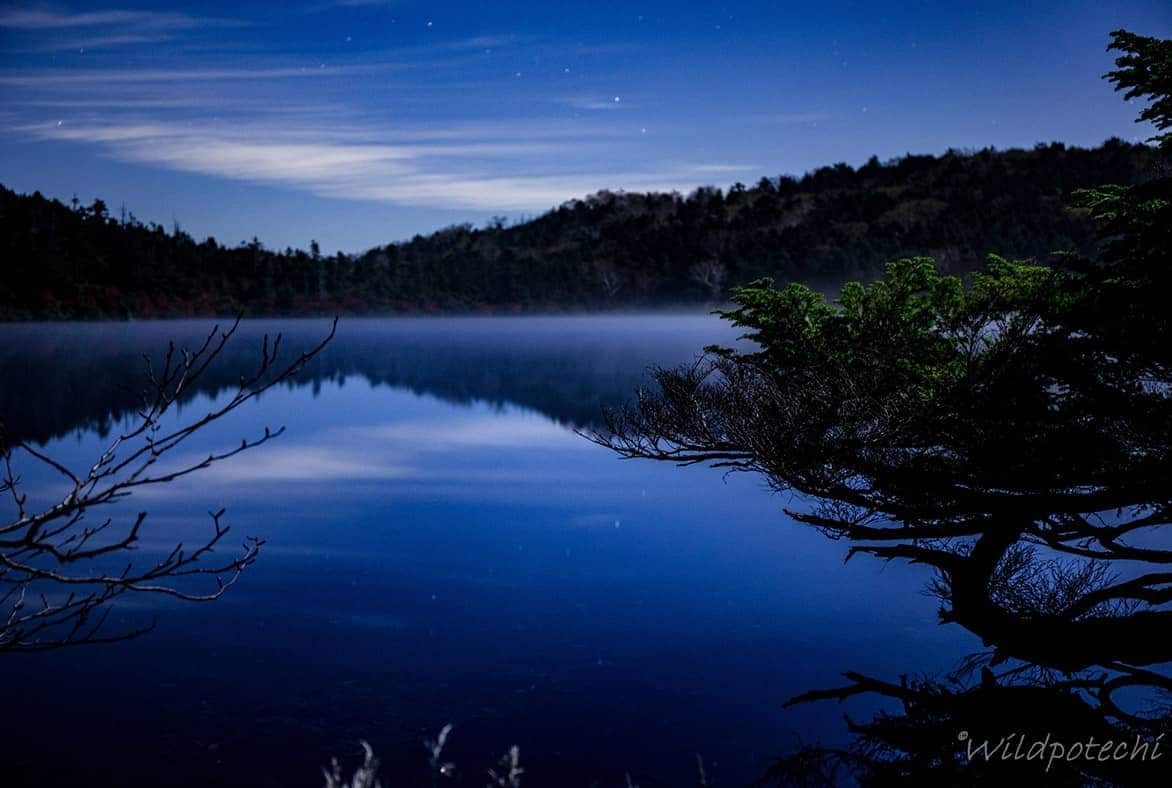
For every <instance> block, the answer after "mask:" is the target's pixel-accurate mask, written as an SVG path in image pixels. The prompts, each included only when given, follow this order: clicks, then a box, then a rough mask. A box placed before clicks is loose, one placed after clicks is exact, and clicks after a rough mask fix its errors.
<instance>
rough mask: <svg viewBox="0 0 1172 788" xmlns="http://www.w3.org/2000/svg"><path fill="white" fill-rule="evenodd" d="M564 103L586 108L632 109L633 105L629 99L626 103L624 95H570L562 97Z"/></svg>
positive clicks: (577, 107) (575, 107) (576, 107)
mask: <svg viewBox="0 0 1172 788" xmlns="http://www.w3.org/2000/svg"><path fill="white" fill-rule="evenodd" d="M562 103H564V104H567V105H568V106H571V107H573V108H574V109H586V110H615V109H630V108H631V107H632V106H633V105H632V104H631V103H630V102H629V101H628V102H627V103H625V104H624V103H623V97H622V96H570V97H569V98H565V99H562Z"/></svg>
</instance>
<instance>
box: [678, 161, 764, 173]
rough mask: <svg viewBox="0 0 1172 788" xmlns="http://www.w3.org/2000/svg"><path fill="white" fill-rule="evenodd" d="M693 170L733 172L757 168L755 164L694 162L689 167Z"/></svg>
mask: <svg viewBox="0 0 1172 788" xmlns="http://www.w3.org/2000/svg"><path fill="white" fill-rule="evenodd" d="M691 169H692V171H693V172H700V173H712V174H723V173H734V172H749V171H750V170H755V169H757V165H756V164H719V163H716V164H694V165H692V167H691Z"/></svg>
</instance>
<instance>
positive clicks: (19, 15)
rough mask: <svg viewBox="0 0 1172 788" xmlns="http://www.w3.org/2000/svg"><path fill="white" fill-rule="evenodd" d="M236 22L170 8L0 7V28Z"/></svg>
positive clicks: (185, 25)
mask: <svg viewBox="0 0 1172 788" xmlns="http://www.w3.org/2000/svg"><path fill="white" fill-rule="evenodd" d="M234 24H238V23H235V22H231V21H229V20H224V19H211V18H205V17H195V16H190V15H188V14H182V13H177V12H171V11H123V10H109V11H89V12H77V13H74V12H68V11H58V10H50V9H43V8H20V7H8V8H3V9H0V27H3V28H9V29H12V30H67V29H75V28H93V27H115V26H117V27H123V28H125V27H137V28H151V29H155V30H188V29H192V28H198V27H209V26H222V25H234Z"/></svg>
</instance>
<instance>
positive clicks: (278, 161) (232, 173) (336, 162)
mask: <svg viewBox="0 0 1172 788" xmlns="http://www.w3.org/2000/svg"><path fill="white" fill-rule="evenodd" d="M15 130H16V131H18V132H20V133H23V134H26V135H29V136H32V137H34V138H36V139H41V140H55V141H61V142H77V143H86V144H90V145H95V146H99V147H100V148H101V149H102V150H103V151H104V152H105V153H106V154H107V155H109V156H112V157H113V158H116V159H119V160H123V161H129V162H137V163H145V164H154V165H159V166H164V167H168V168H171V169H176V170H181V171H184V172H192V173H199V174H203V175H214V176H218V177H222V178H230V179H235V180H245V181H254V182H262V183H275V184H281V185H286V186H293V187H297V188H302V189H306V190H308V191H311V192H313V193H314V194H317V195H320V196H324V197H333V198H343V199H356V200H370V201H378V202H386V203H392V204H399V205H423V206H429V207H443V208H469V209H476V210H522V211H523V210H539V209H545V208H549V207H551V206H554V205H557V204H560V203H562V202H564V201H565V200H567V199H570V198H573V197H581V196H585V195H586V194H589V193H592V192H595V191H598V190H600V189H628V190H650V191H672V190H684V189H687V188H691V187H692V186H695V185H697V182H698V180H699V178H698V173H702V172H704V171H705V167H707V168H708V171H716V170H712V167H720V166H721V165H700V166H698V167H697V166H687V165H684V166H678V167H673V168H671V169H668V170H664V171H649V172H640V171H629V170H625V171H590V172H575V171H562V172H556V173H542V172H541V169H542V168H543V164H542V163H541V162H540V161H537V160H535V158H534V157H535V156H536V155H537V154H539V153H541V152H542V147H541V146H535V145H534V144H533V143H532V141H531V140H527V139H523V138H522V139H515V140H513V141H511V142H497V143H479V144H473V145H467V144H455V145H443V144H437V143H435V142H429V143H424V144H420V143H412V142H399V141H393V140H392V139H391V138H390V136H389V135H387V134H382V135H381V136H380V135H378V134H375V133H374V132H369V131H368V132H367V134H368V135H369V136H368V137H367V138H366V139H365V140H363V138H362V135H361V134H359V133H358V132H356V131H355V130H354V129H339V130H333V129H330V128H328V127H326V128H289V127H287V126H286V125H279V126H276V125H266V124H262V123H255V124H252V125H248V124H237V123H224V124H203V125H198V124H197V125H192V124H190V123H137V124H98V123H93V124H74V123H63V122H62V123H57V122H51V123H43V124H35V125H23V126H19V127H17V128H16V129H15ZM591 144H594V143H593V142H592V141H590V140H588V139H586V140H578V141H576V142H570V141H567V142H565V143H562V144H560V145H553V144H551V145H549V146H547V148H546V151H545V152H546V153H547V154H548V155H549V156H550V158H559V156H558V154H559V153H564V152H566V151H574V148H575V146H585V145H591ZM544 166H546V167H552V166H553V165H552V164H550V163H547V164H546V165H544ZM520 168H526V169H529V170H530V173H529V174H516V175H500V174H499V173H501V172H502V171H508V170H514V171H515V170H517V169H520Z"/></svg>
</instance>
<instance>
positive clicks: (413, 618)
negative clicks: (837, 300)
mask: <svg viewBox="0 0 1172 788" xmlns="http://www.w3.org/2000/svg"><path fill="white" fill-rule="evenodd" d="M210 323H211V321H190V322H187V321H182V322H157V323H149V322H148V323H143V322H139V323H119V324H50V325H47V324H19V325H16V324H13V325H4V326H0V336H2V339H3V341H2V343H0V376H2V377H0V379H2V380H3V384H2V387H0V408H2V409H0V414H2V415H3V417H4V419H5V421H6V423H7V426H8V429H9V432H10V434H13V435H16V436H19V437H21V438H25V439H27V440H30V441H33V442H35V443H36V445H38V446H42V447H43V448H44V451H45V452H46V453H47V454H50V455H51V456H53V457H55V458H57V459H59V460H61V461H64V462H66V463H67V464H70V465H72V466H76V467H82V466H83V465H85V466H88V464H89V463H92V461H93V460H94V459H95V458H96V457H97V455H98V454H99V453H100V451H101V448H102V447H103V446H104V445H105V444H106V443H107V442H108V440H109V439H110V437H111V431H112V430H116V429H117V427H118V426H119V425H120V424H122V423H123V422H125V421H126V419H127V418H128V415H127V414H128V412H129V411H130V409H131V408H133V406H134V403H135V399H134V394H135V391H136V390H137V388H138V387H139V386H140V385H141V373H142V368H143V361H142V354H144V353H146V354H155V353H157V352H158V351H159V350H160V349H161V348H163V347H164V346H165V344H166V342H167V341H168V340H169V339H175V340H177V341H178V342H180V343H186V344H191V343H192V342H195V341H196V340H197V338H199V337H201V336H202V335H203V333H206V331H207V330H208V327H209V325H210ZM327 328H328V323H327V322H324V321H321V320H278V321H254V322H249V323H246V324H244V326H243V328H242V330H241V332H240V335H239V336H238V337H236V338H235V339H234V341H233V344H232V345H231V346H230V351H229V352H228V353H226V355H225V356H224V357H223V358H222V359H221V361H222V362H224V363H223V364H222V365H221V367H218V368H217V369H216V370H214V371H213V373H212V374H210V375H209V377H208V378H207V379H206V380H205V386H204V388H203V389H201V390H200V391H199V392H198V393H196V395H195V396H194V397H193V398H192V399H191V400H189V401H188V402H186V403H185V404H184V406H183V414H182V415H187V416H190V415H192V414H199V413H201V412H202V411H203V410H205V409H206V408H207V407H208V406H209V405H210V404H211V403H212V402H213V401H215V400H217V398H222V397H223V396H224V394H223V387H224V386H226V385H228V384H230V383H231V382H232V381H233V380H234V379H236V378H237V377H238V376H239V375H240V374H241V372H242V371H243V370H245V369H247V368H249V365H250V364H254V363H255V359H256V349H257V347H258V344H259V341H260V336H261V335H262V334H263V333H265V332H278V331H280V332H284V334H285V341H286V342H287V343H289V345H290V346H292V347H297V348H300V347H304V346H307V345H310V344H312V343H313V342H314V341H315V340H316V339H317V338H320V336H321V335H323V334H324V333H325V331H326V330H327ZM734 338H735V334H734V333H733V332H732V330H731V329H730V328H729V327H728V326H726V325H724V324H723V323H722V322H721V321H719V320H717V319H715V318H712V317H708V316H694V315H646V316H644V315H638V316H634V315H633V316H599V317H517V318H450V319H449V318H442V319H441V318H434V319H433V318H417V319H343V320H342V322H341V324H340V326H339V333H338V336H337V338H336V339H335V341H334V342H333V343H332V345H331V346H330V347H329V348H328V349H327V351H326V352H325V353H324V354H323V355H322V356H321V357H320V358H319V359H317V360H316V361H315V362H314V364H313V365H312V366H311V367H309V368H308V369H306V370H305V371H304V372H303V373H302V374H301V376H300V377H299V378H298V379H297V380H296V381H295V382H294V383H292V384H290V385H283V386H281V387H279V388H276V389H274V390H271V391H269V392H267V393H266V394H265V395H264V396H263V397H261V398H260V399H259V400H258V401H256V402H253V403H250V404H249V405H248V406H247V407H244V408H242V409H241V410H239V411H237V412H235V413H233V414H232V415H231V417H230V418H228V419H225V420H224V421H223V422H220V423H217V424H216V425H215V426H214V429H210V430H208V431H206V432H205V433H200V434H198V435H197V436H196V437H195V438H194V439H193V445H192V446H190V447H187V448H186V449H185V450H184V451H185V452H189V453H190V456H193V457H194V456H198V455H199V454H200V452H203V453H205V454H206V452H207V451H208V450H209V449H211V448H212V447H220V448H223V447H226V446H231V445H233V443H238V442H239V440H240V438H242V437H245V436H252V435H255V434H256V433H258V432H259V431H260V430H262V429H263V427H264V425H270V426H274V427H276V426H281V425H284V426H286V427H287V432H286V433H285V434H283V435H282V436H280V437H279V438H278V439H277V440H275V441H273V442H271V443H269V444H266V445H264V446H261V447H259V448H257V449H255V450H253V451H251V452H248V453H245V454H242V455H240V456H237V457H235V458H233V459H231V460H229V461H227V462H225V463H223V464H222V465H218V466H215V467H213V468H211V469H209V470H208V471H206V472H204V473H202V474H197V475H194V476H191V477H187V478H184V479H181V480H178V481H175V482H173V483H170V484H168V485H166V486H164V487H159V488H155V489H152V490H147V491H143V494H141V495H136V496H135V497H134V498H133V500H132V501H129V502H127V503H126V505H125V506H123V507H122V508H121V509H120V510H119V511H120V512H122V513H126V512H137V511H140V510H143V511H147V512H149V516H148V518H147V521H146V523H147V530H146V531H145V532H144V540H143V541H144V546H143V550H144V551H145V554H150V551H151V550H152V549H155V550H157V549H160V548H162V547H163V546H165V545H166V546H169V545H170V544H173V543H174V542H175V541H176V539H180V538H185V535H187V534H192V533H196V534H198V533H199V532H200V529H206V528H207V527H208V525H207V521H208V518H207V516H206V514H205V513H206V512H207V511H209V510H214V509H217V508H219V507H221V506H223V507H226V508H227V510H228V511H227V519H228V521H229V522H230V523H231V525H232V526H233V534H234V535H236V536H241V537H243V536H244V535H246V534H247V535H256V536H260V537H262V538H264V539H265V540H266V545H265V546H264V548H263V550H262V553H261V556H260V559H259V561H258V563H257V564H256V565H255V566H253V567H251V568H250V569H249V570H248V571H247V572H246V573H245V575H244V576H243V577H242V579H241V581H240V582H239V583H238V584H237V585H236V586H234V587H233V588H231V589H230V590H229V592H228V593H227V594H226V595H225V596H224V597H223V598H222V599H220V600H218V601H216V602H212V603H208V604H202V605H200V604H182V603H178V602H166V601H160V600H158V599H153V598H152V599H133V600H132V599H126V600H125V601H124V603H123V604H120V605H119V606H118V607H117V608H116V609H115V611H114V613H113V615H112V618H111V621H112V622H114V623H121V624H124V625H127V626H133V625H134V624H135V623H136V622H141V621H143V620H146V619H149V618H150V617H152V616H156V615H157V617H158V627H157V629H156V630H155V631H154V632H152V633H151V634H149V635H147V636H145V637H143V638H140V639H137V640H132V641H129V642H123V643H117V644H112V645H95V646H88V647H79V648H74V649H65V650H59V651H52V652H46V653H39V654H21V655H8V656H2V657H0V659H3V661H4V670H5V676H6V679H5V681H4V683H3V688H2V689H0V699H2V702H3V704H4V706H5V708H6V709H7V710H8V713H7V714H6V715H5V720H4V722H3V723H0V727H2V729H3V731H2V732H3V736H2V738H0V741H2V744H0V747H3V748H4V750H5V754H4V762H5V771H6V778H5V780H6V782H5V784H20V785H24V784H32V783H33V782H34V781H35V780H36V778H37V777H38V776H40V777H42V778H44V779H47V777H48V776H51V777H52V782H54V783H60V784H67V783H71V782H76V783H77V784H91V783H92V784H119V785H152V786H159V785H221V784H241V785H291V786H299V785H305V786H316V785H320V784H321V776H320V768H321V767H322V766H324V765H326V764H327V763H328V762H329V759H330V757H331V756H334V755H337V756H339V757H340V758H341V759H342V760H343V763H345V764H347V765H353V764H354V763H356V761H357V759H358V758H359V753H360V750H359V746H358V741H359V740H360V739H365V740H367V741H369V742H370V743H371V745H372V746H373V747H374V749H375V750H376V752H377V753H378V755H379V756H380V757H381V758H382V760H383V761H384V764H385V765H384V769H383V774H384V775H386V777H385V778H384V784H385V785H395V784H400V785H402V784H407V781H406V780H400V781H396V780H395V779H394V775H395V774H398V773H402V774H414V773H415V772H416V771H417V770H418V769H419V768H420V766H421V764H422V763H423V761H424V760H425V753H424V750H423V747H422V741H423V739H424V738H425V737H429V736H434V734H435V732H436V731H437V730H438V729H439V728H440V727H441V726H442V725H444V724H445V723H449V722H450V723H452V724H453V725H454V728H453V731H452V735H451V739H450V742H449V746H448V748H447V750H446V753H447V756H448V758H449V759H451V760H453V761H454V762H455V763H456V764H457V765H458V767H459V768H460V770H461V772H462V774H463V782H462V784H466V785H482V784H483V783H484V777H483V775H484V770H485V769H486V768H487V767H488V766H490V765H492V763H493V762H494V761H495V759H496V758H497V757H498V756H499V755H500V754H501V753H503V752H504V751H505V750H506V749H507V748H508V747H509V746H510V745H512V744H517V745H519V746H520V751H521V761H522V765H524V766H525V767H526V768H527V770H528V772H527V782H526V784H527V785H582V786H586V785H590V784H591V783H592V782H594V783H597V784H599V785H620V784H625V783H624V774H625V773H626V772H629V773H630V774H631V777H632V780H634V781H635V782H637V783H638V784H640V785H642V786H644V788H647V786H656V785H679V784H690V783H694V774H695V754H696V753H701V754H702V755H703V758H704V762H705V766H706V769H707V771H708V775H709V779H710V782H711V784H713V785H724V786H728V785H743V784H746V783H748V782H749V781H751V780H752V779H753V778H755V777H756V776H758V775H759V774H760V772H761V771H762V770H763V769H764V768H765V766H767V764H768V762H769V759H770V758H771V757H772V756H775V755H780V754H783V753H785V752H788V751H790V750H792V749H794V748H795V747H796V746H798V745H799V744H801V743H812V742H815V741H822V742H824V743H836V742H837V743H841V742H843V741H845V739H846V731H845V727H844V725H843V722H842V715H843V713H844V711H845V712H847V713H850V714H852V715H855V716H858V717H863V716H865V715H866V714H867V712H869V711H871V710H873V709H874V708H875V706H874V705H872V704H871V702H870V701H866V700H862V701H859V702H858V703H851V704H847V705H846V706H840V705H838V704H835V703H826V704H813V705H804V706H797V707H793V708H789V709H784V710H783V709H782V704H783V702H784V701H785V700H786V699H787V698H789V697H790V696H792V695H795V694H797V693H800V692H803V691H806V690H809V689H814V688H820V687H826V686H835V685H838V684H840V683H842V679H841V674H842V672H844V671H847V670H858V671H862V672H866V673H870V674H872V675H876V676H879V677H882V678H886V679H896V678H897V677H898V676H899V675H900V674H905V673H914V672H918V671H926V672H930V673H936V674H938V673H943V672H945V671H947V670H950V669H951V668H953V667H954V666H955V663H956V660H957V659H958V658H959V657H960V656H961V655H963V654H964V653H967V652H968V651H970V650H972V647H973V645H974V642H973V640H972V638H971V637H969V636H967V635H965V634H964V633H963V632H961V631H959V630H958V629H956V628H955V627H941V626H939V625H938V624H937V623H936V615H935V611H936V606H937V602H936V600H934V599H933V598H930V597H928V596H927V595H925V594H924V593H923V587H924V584H925V582H926V581H927V580H928V576H927V574H926V573H925V572H923V571H920V570H918V569H917V567H912V566H904V565H895V564H892V565H890V566H885V565H884V564H883V563H882V562H878V561H873V560H872V561H868V560H865V559H863V558H859V559H856V560H853V561H851V562H850V563H849V564H846V565H845V566H844V565H843V558H844V556H845V553H846V546H845V545H844V544H841V543H835V542H831V541H829V540H827V539H825V538H824V537H823V536H821V535H820V534H819V533H817V532H815V531H813V530H810V529H808V528H806V527H802V526H799V525H797V524H795V523H793V522H791V521H789V520H788V518H787V517H786V516H785V514H784V512H783V508H784V507H787V506H789V507H793V506H801V505H802V502H801V501H798V500H795V499H792V498H790V497H788V496H782V495H778V494H775V493H772V492H770V491H769V490H768V489H766V488H765V486H764V484H763V483H762V481H761V480H760V479H758V478H756V477H753V476H748V475H743V474H741V475H738V474H734V475H724V474H722V473H721V472H720V471H719V470H712V469H708V468H702V467H691V468H676V467H671V466H668V465H663V464H657V463H651V462H637V461H624V460H620V459H618V458H616V457H615V456H614V455H613V454H611V453H610V452H608V451H606V450H605V449H602V448H600V447H598V446H596V445H594V444H592V443H590V442H589V441H587V440H586V439H585V438H583V437H581V436H580V435H578V434H576V432H575V429H580V430H589V429H590V428H592V427H594V426H597V425H598V423H599V414H600V412H601V409H602V408H603V407H606V406H613V405H617V404H620V403H621V402H623V401H624V400H625V399H627V398H628V397H629V396H630V395H631V393H632V392H633V391H634V389H635V387H636V386H638V385H639V384H640V383H641V382H642V383H646V382H647V379H646V370H647V369H648V367H649V366H651V365H657V364H658V365H675V364H679V363H684V362H687V361H690V360H692V359H694V358H695V356H696V354H697V352H698V351H699V350H700V349H701V348H702V347H703V346H705V345H707V344H710V343H713V342H722V343H729V342H732V341H733V340H734ZM20 470H21V472H22V474H23V482H24V483H25V485H26V487H27V489H28V490H29V492H30V498H31V499H34V500H50V499H51V497H52V495H53V494H54V493H58V492H59V487H56V486H55V483H54V481H53V480H52V478H51V477H50V476H48V475H46V474H45V473H43V472H42V471H41V470H40V469H37V468H33V467H26V468H22V469H20ZM9 780H12V781H13V782H8V781H9Z"/></svg>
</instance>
